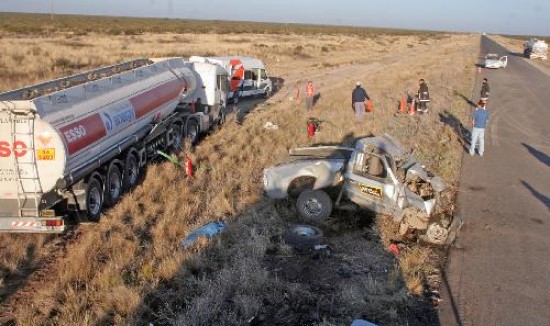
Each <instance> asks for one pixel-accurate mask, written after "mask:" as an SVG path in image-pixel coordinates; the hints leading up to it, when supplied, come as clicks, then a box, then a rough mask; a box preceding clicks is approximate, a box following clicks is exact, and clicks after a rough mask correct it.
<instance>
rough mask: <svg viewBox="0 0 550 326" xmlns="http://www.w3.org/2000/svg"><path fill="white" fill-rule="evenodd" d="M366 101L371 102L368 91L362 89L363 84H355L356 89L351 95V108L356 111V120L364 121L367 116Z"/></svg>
mask: <svg viewBox="0 0 550 326" xmlns="http://www.w3.org/2000/svg"><path fill="white" fill-rule="evenodd" d="M365 100H370V97H369V95H368V94H367V91H366V90H365V89H364V88H363V87H361V82H359V81H358V82H357V83H355V89H354V90H353V92H352V93H351V106H352V108H353V109H354V110H355V120H356V121H358V122H360V121H363V115H364V114H365Z"/></svg>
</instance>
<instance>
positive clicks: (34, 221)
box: [0, 216, 65, 233]
mask: <svg viewBox="0 0 550 326" xmlns="http://www.w3.org/2000/svg"><path fill="white" fill-rule="evenodd" d="M64 231H65V220H64V219H63V217H61V216H54V217H23V218H21V217H0V232H8V233H63V232H64Z"/></svg>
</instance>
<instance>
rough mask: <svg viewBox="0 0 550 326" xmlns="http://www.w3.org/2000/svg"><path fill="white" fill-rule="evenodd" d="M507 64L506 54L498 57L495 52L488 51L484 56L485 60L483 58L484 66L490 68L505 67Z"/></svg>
mask: <svg viewBox="0 0 550 326" xmlns="http://www.w3.org/2000/svg"><path fill="white" fill-rule="evenodd" d="M507 64H508V57H507V56H503V57H499V56H498V54H495V53H489V54H487V55H486V56H485V60H484V66H485V68H490V69H498V68H506V65H507Z"/></svg>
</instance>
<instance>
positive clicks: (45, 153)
mask: <svg viewBox="0 0 550 326" xmlns="http://www.w3.org/2000/svg"><path fill="white" fill-rule="evenodd" d="M36 157H37V158H38V159H39V160H41V161H52V160H55V148H39V149H37V150H36Z"/></svg>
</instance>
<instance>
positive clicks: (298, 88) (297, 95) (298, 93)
mask: <svg viewBox="0 0 550 326" xmlns="http://www.w3.org/2000/svg"><path fill="white" fill-rule="evenodd" d="M294 100H295V101H296V102H298V101H300V87H296V95H295V96H294Z"/></svg>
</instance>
